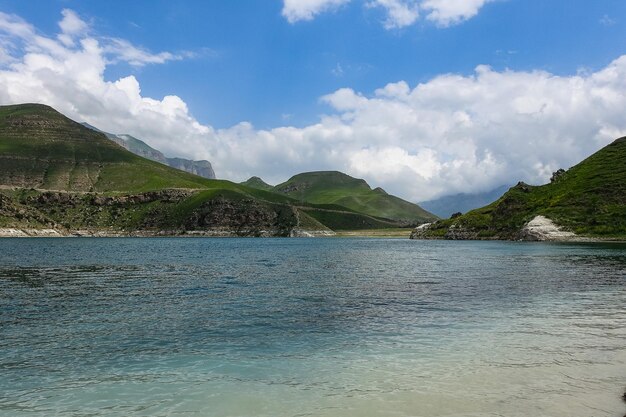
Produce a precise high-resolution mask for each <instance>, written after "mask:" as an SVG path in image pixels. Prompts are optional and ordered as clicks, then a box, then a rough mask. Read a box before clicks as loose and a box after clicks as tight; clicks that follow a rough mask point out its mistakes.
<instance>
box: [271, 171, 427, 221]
mask: <svg viewBox="0 0 626 417" xmlns="http://www.w3.org/2000/svg"><path fill="white" fill-rule="evenodd" d="M274 190H276V191H278V192H282V193H284V194H286V195H288V196H290V197H293V198H295V199H297V200H300V201H306V202H309V203H315V204H328V205H334V206H339V207H346V208H348V209H351V210H353V211H355V212H359V213H365V214H368V215H370V216H374V217H378V218H385V219H393V220H400V221H406V222H423V221H431V220H434V219H435V218H436V217H435V216H434V215H432V214H431V213H428V212H427V211H425V210H424V209H422V208H421V207H419V206H418V205H416V204H412V203H409V202H408V201H404V200H402V199H400V198H398V197H395V196H392V195H388V194H387V193H385V192H384V191H383V190H381V189H380V188H377V189H375V190H372V189H371V188H370V186H369V185H368V184H367V183H366V182H365V181H364V180H362V179H357V178H353V177H350V176H349V175H346V174H343V173H341V172H337V171H320V172H307V173H303V174H298V175H295V176H293V177H291V178H290V179H289V180H288V181H286V182H284V183H282V184H279V185H277V186H276V187H274Z"/></svg>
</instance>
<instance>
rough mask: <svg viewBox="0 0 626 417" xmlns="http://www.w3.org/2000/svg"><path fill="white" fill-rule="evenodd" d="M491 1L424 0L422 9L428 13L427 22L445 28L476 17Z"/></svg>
mask: <svg viewBox="0 0 626 417" xmlns="http://www.w3.org/2000/svg"><path fill="white" fill-rule="evenodd" d="M492 1H494V0H424V1H423V2H422V9H423V10H424V11H426V12H427V13H428V14H427V16H426V18H427V19H428V20H431V21H433V22H435V23H436V24H437V25H439V26H444V27H445V26H450V25H453V24H456V23H459V22H462V21H464V20H467V19H470V18H472V17H474V16H476V15H477V14H478V11H479V10H480V9H481V8H482V7H483V6H484V5H485V4H486V3H489V2H492Z"/></svg>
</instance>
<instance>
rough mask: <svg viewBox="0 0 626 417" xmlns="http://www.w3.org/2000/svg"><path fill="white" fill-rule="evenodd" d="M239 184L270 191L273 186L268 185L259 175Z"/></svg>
mask: <svg viewBox="0 0 626 417" xmlns="http://www.w3.org/2000/svg"><path fill="white" fill-rule="evenodd" d="M241 185H245V186H247V187H252V188H256V189H257V190H265V191H272V190H273V189H274V187H273V186H271V185H269V184H268V183H266V182H265V181H263V180H262V179H261V178H259V177H250V178H248V179H247V180H246V181H244V182H242V183H241Z"/></svg>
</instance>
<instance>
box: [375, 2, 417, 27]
mask: <svg viewBox="0 0 626 417" xmlns="http://www.w3.org/2000/svg"><path fill="white" fill-rule="evenodd" d="M368 6H369V7H377V6H378V7H382V8H383V9H385V10H386V12H387V19H385V21H384V26H385V28H386V29H394V28H402V27H405V26H410V25H412V24H413V23H415V21H416V20H417V18H418V17H419V10H418V5H417V3H416V2H414V1H402V0H373V1H371V2H369V3H368Z"/></svg>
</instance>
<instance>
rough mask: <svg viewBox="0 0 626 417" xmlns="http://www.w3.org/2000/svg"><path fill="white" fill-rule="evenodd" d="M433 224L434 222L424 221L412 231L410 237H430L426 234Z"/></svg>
mask: <svg viewBox="0 0 626 417" xmlns="http://www.w3.org/2000/svg"><path fill="white" fill-rule="evenodd" d="M432 225H433V224H432V223H424V224H422V225H419V226H417V227H416V228H415V229H413V231H412V232H411V236H409V239H428V237H427V236H426V232H427V231H428V230H429V229H430V227H431V226H432Z"/></svg>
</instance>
